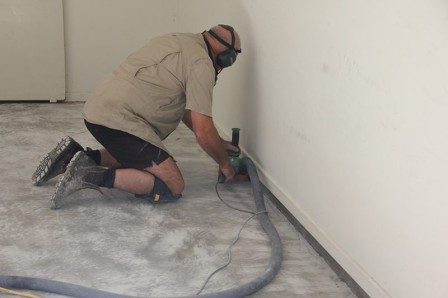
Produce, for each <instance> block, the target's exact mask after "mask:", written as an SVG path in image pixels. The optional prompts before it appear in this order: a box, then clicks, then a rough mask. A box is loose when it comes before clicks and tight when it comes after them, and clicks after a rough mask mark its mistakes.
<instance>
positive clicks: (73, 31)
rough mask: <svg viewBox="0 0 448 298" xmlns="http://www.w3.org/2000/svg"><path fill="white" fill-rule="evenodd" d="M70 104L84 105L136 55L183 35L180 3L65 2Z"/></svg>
mask: <svg viewBox="0 0 448 298" xmlns="http://www.w3.org/2000/svg"><path fill="white" fill-rule="evenodd" d="M63 4H64V26H65V56H66V58H65V60H66V67H67V74H66V93H67V94H66V96H67V100H75V101H79V100H81V101H83V100H85V98H86V96H87V94H88V93H89V92H90V91H91V90H92V88H93V87H94V85H95V83H96V82H97V81H98V80H100V79H101V78H102V77H103V76H104V75H105V74H107V73H109V72H110V71H112V70H113V69H114V68H115V67H116V66H118V64H120V62H121V61H122V60H124V59H125V58H126V57H127V56H128V55H129V54H130V53H131V52H133V51H135V50H137V49H139V48H140V47H142V46H143V45H144V44H145V43H146V41H148V40H149V39H151V38H152V37H154V36H157V35H159V34H162V33H169V32H173V31H177V26H176V24H175V19H176V14H177V11H178V6H179V4H178V1H177V0H176V1H174V0H151V1H148V0H132V1H125V0H63Z"/></svg>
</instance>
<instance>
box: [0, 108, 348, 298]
mask: <svg viewBox="0 0 448 298" xmlns="http://www.w3.org/2000/svg"><path fill="white" fill-rule="evenodd" d="M81 109H82V104H0V190H1V191H0V231H1V234H0V274H5V275H27V276H36V277H44V278H51V279H57V280H61V281H67V282H73V283H77V284H81V285H85V286H89V287H95V288H98V289H104V290H109V291H114V292H118V293H127V294H133V295H140V296H168V295H187V294H190V295H191V294H194V293H196V291H197V290H198V289H199V288H200V286H201V285H202V283H203V281H204V280H205V278H206V277H207V276H208V274H210V273H211V271H213V270H214V269H215V268H217V267H219V266H220V265H221V264H223V262H225V260H226V255H225V251H226V249H227V246H228V245H229V243H230V242H231V241H232V239H233V238H234V236H235V233H236V232H237V231H238V229H239V228H240V226H241V224H242V223H243V222H244V220H245V219H246V218H247V214H244V213H240V212H237V211H234V210H232V209H229V208H227V207H226V206H224V205H223V204H222V203H221V202H220V201H219V200H218V198H217V197H216V195H215V193H214V183H215V179H216V171H217V167H216V165H215V164H214V162H213V161H212V160H211V159H210V158H208V157H207V156H206V155H205V154H204V153H203V152H202V150H201V149H200V148H199V147H198V145H196V143H195V139H194V137H193V135H192V134H191V133H190V132H189V131H188V129H187V128H185V127H184V126H182V127H179V129H178V130H176V132H175V133H173V134H172V135H171V136H170V137H169V139H168V140H167V142H166V143H167V147H168V148H169V150H170V151H171V153H172V154H173V155H174V156H175V158H176V159H177V160H178V163H179V166H180V168H181V170H182V172H183V175H184V177H185V180H186V184H187V187H186V190H185V193H184V197H183V199H182V200H181V201H179V202H178V203H176V204H171V205H158V206H153V205H150V204H146V203H144V202H142V201H140V200H137V199H134V198H133V197H132V196H130V195H127V194H126V193H123V192H118V191H113V190H112V191H107V195H108V196H107V197H104V196H102V195H100V194H99V193H97V192H95V191H92V190H84V191H81V192H79V193H75V194H74V195H72V196H71V197H70V199H69V201H68V203H67V204H66V205H65V206H64V207H63V208H62V209H60V210H57V211H53V210H50V209H49V206H50V205H49V198H50V196H51V194H52V192H53V191H54V185H55V183H56V179H54V180H52V181H50V182H49V183H48V184H47V185H45V186H43V187H33V186H32V185H31V183H30V177H31V174H32V172H33V171H34V169H35V166H36V164H37V162H38V161H39V159H40V157H41V156H42V155H43V154H44V153H46V152H47V151H48V150H49V149H51V147H52V146H53V145H54V144H55V143H56V142H57V141H58V140H59V139H60V138H62V137H63V136H65V135H71V136H72V137H74V138H75V139H76V140H78V141H79V142H80V143H81V144H83V145H85V146H91V147H93V148H96V147H98V145H97V143H96V141H95V140H94V139H93V138H92V137H91V136H90V135H89V133H88V132H86V129H85V127H84V126H83V122H82V116H81V112H80V111H81ZM221 189H222V194H223V197H224V198H225V199H227V200H228V201H229V202H233V203H234V204H236V205H239V206H240V207H244V208H251V207H253V206H252V197H251V191H250V186H249V184H247V183H246V184H240V185H227V186H222V187H221ZM268 207H269V211H270V216H271V218H272V220H273V222H274V224H275V226H276V227H277V229H278V231H279V233H280V236H281V237H282V240H283V244H284V262H283V266H282V269H281V271H280V274H279V275H278V277H277V278H276V279H275V280H274V281H273V282H272V283H271V284H270V285H269V286H267V287H266V288H264V289H263V290H261V291H260V292H258V293H257V294H255V295H254V296H256V297H354V295H353V294H352V293H351V291H350V290H349V288H348V287H347V286H346V285H345V284H344V283H343V282H341V281H340V280H339V279H338V277H337V276H336V275H335V273H333V271H331V269H330V268H329V267H328V266H327V264H326V263H325V262H324V261H323V259H322V258H320V257H319V256H318V255H317V253H316V252H315V251H314V250H313V249H312V248H311V247H310V245H309V244H308V243H307V242H306V241H305V240H304V239H303V238H302V237H301V236H300V235H298V233H297V232H296V230H295V229H294V228H293V226H292V225H291V224H289V223H288V221H287V220H286V219H285V218H284V217H283V215H282V214H280V213H279V211H278V210H276V209H275V207H273V205H271V204H268ZM233 252H234V255H233V256H234V257H233V262H232V264H231V265H230V266H229V267H228V268H227V269H226V270H224V271H223V272H220V273H218V274H217V275H216V276H215V277H213V279H212V280H211V281H210V283H209V285H208V287H207V288H206V290H205V292H210V291H213V290H218V289H224V288H228V287H231V286H234V285H237V284H240V283H243V282H246V281H248V280H250V279H252V278H254V277H256V276H257V275H258V274H259V273H260V272H262V271H263V269H264V267H265V266H266V264H267V261H268V257H269V245H268V241H267V238H266V236H265V235H264V233H263V231H262V230H261V227H260V226H259V224H258V222H257V221H256V220H254V221H251V222H250V223H249V224H248V226H247V228H246V229H245V230H244V231H243V233H242V235H241V239H240V241H239V243H238V244H237V245H236V247H234V250H233ZM42 296H44V297H55V296H56V295H46V294H42Z"/></svg>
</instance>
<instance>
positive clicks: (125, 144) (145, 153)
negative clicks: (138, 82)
mask: <svg viewBox="0 0 448 298" xmlns="http://www.w3.org/2000/svg"><path fill="white" fill-rule="evenodd" d="M84 123H85V124H86V127H87V129H88V130H89V131H90V133H91V134H92V135H93V136H94V137H95V139H96V140H97V141H98V142H100V144H101V145H103V146H104V148H106V150H107V151H108V152H109V153H110V154H111V155H112V156H113V157H114V158H115V159H116V160H117V161H118V162H119V163H120V164H121V166H122V167H123V168H134V169H144V168H147V167H150V166H152V163H153V162H154V163H156V164H157V165H158V164H160V163H161V162H163V161H165V160H166V159H167V158H169V157H170V155H169V154H168V153H167V152H166V151H165V150H162V149H160V148H159V147H157V146H154V145H153V144H151V143H148V142H147V141H145V140H143V139H140V138H139V137H136V136H134V135H131V134H129V133H127V132H124V131H121V130H116V129H112V128H108V127H105V126H102V125H97V124H93V123H90V122H87V121H86V120H84ZM148 129H150V128H148Z"/></svg>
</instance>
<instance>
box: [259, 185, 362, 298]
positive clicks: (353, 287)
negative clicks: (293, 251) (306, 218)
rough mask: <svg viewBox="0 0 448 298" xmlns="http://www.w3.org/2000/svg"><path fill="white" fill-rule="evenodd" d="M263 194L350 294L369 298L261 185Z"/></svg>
mask: <svg viewBox="0 0 448 298" xmlns="http://www.w3.org/2000/svg"><path fill="white" fill-rule="evenodd" d="M263 190H264V192H265V194H267V195H268V197H269V199H270V201H271V202H272V203H273V204H274V205H275V206H276V207H277V208H278V209H279V210H280V212H281V213H283V215H285V216H286V218H287V219H288V221H289V222H290V223H291V224H292V225H293V226H294V227H295V229H296V230H297V231H298V232H299V233H300V234H301V235H302V236H303V238H305V240H306V241H308V243H309V244H310V245H311V246H312V247H313V248H314V250H315V251H317V253H318V254H319V255H320V256H321V257H322V258H323V259H324V260H325V262H327V264H328V265H329V266H330V268H331V269H332V270H333V271H334V272H335V273H336V274H337V275H338V276H339V278H340V279H341V280H342V281H344V282H345V283H346V284H347V285H348V287H349V288H350V289H351V290H352V292H353V293H354V294H355V295H356V296H357V297H360V298H370V296H369V295H368V294H367V293H366V292H365V291H364V290H363V289H362V288H361V287H360V286H359V285H358V283H357V282H356V281H355V280H354V279H353V278H352V277H351V276H350V275H349V274H348V273H347V271H345V270H344V268H342V267H341V265H339V263H338V262H337V261H336V260H335V259H334V258H333V257H332V256H331V255H330V254H329V253H328V252H327V250H326V249H325V248H324V247H323V246H322V245H320V243H319V242H318V241H317V240H316V238H314V237H313V235H311V234H310V232H308V231H307V229H305V227H304V226H303V225H302V224H301V223H300V222H299V221H298V220H297V219H296V218H295V217H294V216H293V215H292V214H291V213H290V212H289V211H288V209H286V207H285V206H283V204H282V203H281V202H280V201H279V200H278V199H277V198H276V197H275V196H274V195H273V194H272V193H271V191H270V190H269V189H268V188H267V187H265V186H264V185H263Z"/></svg>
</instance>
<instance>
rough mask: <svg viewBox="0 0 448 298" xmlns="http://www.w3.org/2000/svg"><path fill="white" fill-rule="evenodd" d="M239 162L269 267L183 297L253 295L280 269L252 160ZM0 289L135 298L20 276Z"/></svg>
mask: <svg viewBox="0 0 448 298" xmlns="http://www.w3.org/2000/svg"><path fill="white" fill-rule="evenodd" d="M242 162H243V164H244V165H245V166H246V168H247V171H248V173H249V177H250V181H251V184H252V190H253V194H254V199H255V207H256V211H255V212H260V213H259V214H258V215H257V217H258V220H259V222H260V224H261V226H262V227H263V229H264V231H265V232H266V234H267V235H268V237H269V240H270V243H271V258H270V260H269V264H268V266H267V268H266V270H265V271H264V272H263V274H261V275H260V276H258V277H257V278H255V279H253V280H251V281H249V282H248V283H246V284H243V285H240V286H237V287H234V288H231V289H228V290H223V291H220V292H215V293H208V294H201V295H194V296H185V297H191V298H193V297H204V298H205V297H207V298H208V297H210V298H212V297H213V298H224V297H229V298H233V297H245V296H247V295H250V294H252V293H255V292H256V291H258V290H260V289H261V288H263V287H264V286H266V285H267V284H268V283H269V282H270V281H271V280H272V279H274V277H275V276H276V275H277V273H278V271H279V270H280V265H281V263H282V255H283V249H282V243H281V240H280V237H279V235H278V232H277V230H276V229H275V227H274V225H273V224H272V222H271V220H270V219H269V216H268V214H267V213H266V212H263V211H266V205H265V203H264V197H263V189H262V188H261V183H260V180H259V178H258V173H257V168H256V167H255V165H254V163H253V162H252V160H250V159H249V158H247V157H245V158H243V160H242ZM0 287H4V288H14V289H22V290H33V291H41V292H46V293H54V294H59V295H66V296H72V297H79V298H81V297H82V298H125V297H126V298H136V297H135V296H128V295H120V294H114V293H109V292H105V291H100V290H95V289H91V288H87V287H83V286H79V285H74V284H70V283H65V282H60V281H54V280H49V279H43V278H34V277H22V276H3V275H0Z"/></svg>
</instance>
